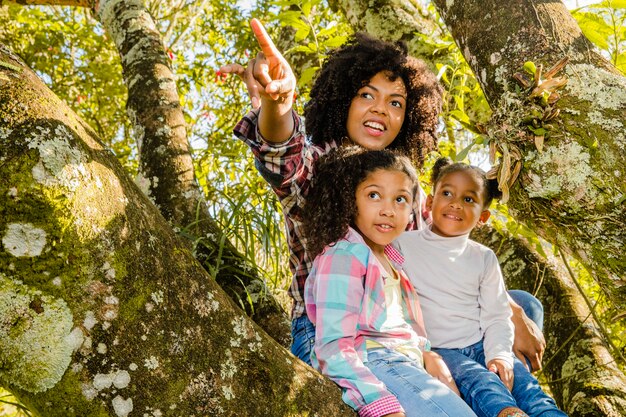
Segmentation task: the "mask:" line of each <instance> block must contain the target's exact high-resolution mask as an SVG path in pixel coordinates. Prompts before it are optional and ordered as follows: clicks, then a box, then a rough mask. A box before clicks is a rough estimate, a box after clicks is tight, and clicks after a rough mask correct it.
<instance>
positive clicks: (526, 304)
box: [291, 290, 543, 366]
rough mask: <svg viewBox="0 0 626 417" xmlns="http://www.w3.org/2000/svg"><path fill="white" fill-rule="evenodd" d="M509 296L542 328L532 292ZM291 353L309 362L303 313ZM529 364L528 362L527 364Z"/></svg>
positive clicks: (310, 333) (310, 338)
mask: <svg viewBox="0 0 626 417" xmlns="http://www.w3.org/2000/svg"><path fill="white" fill-rule="evenodd" d="M509 295H510V296H511V298H512V299H513V300H514V301H515V302H516V303H517V304H518V305H519V306H520V307H522V308H523V309H524V312H525V313H526V315H527V316H528V317H529V318H530V319H531V320H532V321H534V322H535V323H536V324H537V326H539V329H540V330H543V306H542V305H541V302H540V301H539V300H538V299H537V298H535V297H534V296H533V295H532V294H530V293H528V292H526V291H522V290H509ZM291 338H292V341H291V353H293V354H294V355H295V356H296V357H297V358H299V359H301V360H302V361H304V362H305V363H307V364H308V365H310V364H311V350H312V349H313V346H314V344H315V326H313V323H311V320H309V318H308V317H307V316H306V314H305V315H303V316H300V317H298V318H295V319H293V320H292V322H291ZM529 366H530V364H529Z"/></svg>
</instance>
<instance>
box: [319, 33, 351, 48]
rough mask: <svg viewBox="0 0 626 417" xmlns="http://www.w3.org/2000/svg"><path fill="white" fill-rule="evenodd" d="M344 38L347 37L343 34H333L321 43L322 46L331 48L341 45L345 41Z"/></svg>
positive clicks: (346, 38)
mask: <svg viewBox="0 0 626 417" xmlns="http://www.w3.org/2000/svg"><path fill="white" fill-rule="evenodd" d="M346 40H348V37H347V36H345V35H342V36H333V37H332V38H328V39H327V40H325V41H324V42H322V45H324V47H326V48H329V49H332V48H336V47H338V46H341V45H343V44H344V43H346Z"/></svg>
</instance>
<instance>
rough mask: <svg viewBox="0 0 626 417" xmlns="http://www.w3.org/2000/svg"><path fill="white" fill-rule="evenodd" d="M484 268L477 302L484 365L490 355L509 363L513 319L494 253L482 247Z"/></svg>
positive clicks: (510, 358)
mask: <svg viewBox="0 0 626 417" xmlns="http://www.w3.org/2000/svg"><path fill="white" fill-rule="evenodd" d="M483 257H484V260H485V267H484V271H483V272H482V273H481V277H480V289H479V296H478V303H479V305H480V327H481V329H483V332H484V335H483V346H484V349H485V365H487V364H488V363H490V362H491V361H492V360H494V359H498V360H502V361H505V362H507V363H508V364H509V366H511V367H513V358H514V355H513V333H514V329H513V323H512V321H511V307H510V306H509V297H508V293H507V291H506V286H505V285H504V279H503V278H502V272H501V271H500V265H499V263H498V258H497V257H496V254H495V253H494V252H493V251H491V250H489V249H487V248H485V249H484V252H483Z"/></svg>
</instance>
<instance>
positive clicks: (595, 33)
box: [574, 12, 613, 50]
mask: <svg viewBox="0 0 626 417" xmlns="http://www.w3.org/2000/svg"><path fill="white" fill-rule="evenodd" d="M574 17H575V18H576V20H577V21H578V25H579V26H580V29H581V30H582V31H583V34H584V35H585V36H586V37H587V39H589V40H590V41H591V42H592V43H593V44H594V45H596V46H598V47H599V48H601V49H605V50H606V49H608V47H609V44H608V39H609V36H611V35H612V34H613V29H612V28H611V26H609V25H608V24H607V23H606V21H605V20H604V19H603V18H602V17H601V16H599V15H597V14H596V13H590V12H578V13H575V14H574Z"/></svg>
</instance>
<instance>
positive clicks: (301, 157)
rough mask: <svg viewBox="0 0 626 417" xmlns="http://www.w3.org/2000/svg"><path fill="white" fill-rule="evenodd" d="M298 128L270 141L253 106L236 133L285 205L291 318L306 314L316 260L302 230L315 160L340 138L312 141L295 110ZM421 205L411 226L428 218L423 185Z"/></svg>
mask: <svg viewBox="0 0 626 417" xmlns="http://www.w3.org/2000/svg"><path fill="white" fill-rule="evenodd" d="M293 119H294V130H293V133H292V135H291V137H290V138H289V139H287V140H286V141H285V142H282V143H278V144H275V143H270V142H267V141H266V140H265V139H263V137H262V136H261V133H260V132H259V127H258V110H252V111H250V112H249V113H248V114H246V115H245V116H244V117H243V118H242V119H241V120H240V121H239V123H237V125H236V126H235V129H234V134H235V136H236V137H237V138H238V139H240V140H242V141H243V142H244V143H246V144H247V145H248V146H249V147H250V149H251V150H252V153H253V155H254V158H255V166H256V168H257V170H258V171H259V173H260V174H261V176H262V177H263V178H264V179H265V181H267V182H268V184H269V185H270V186H271V187H272V189H273V190H274V192H275V193H276V195H277V196H278V199H279V201H280V204H281V206H282V209H283V215H284V217H285V229H286V236H287V245H288V246H289V252H290V253H289V268H290V270H291V273H292V274H293V278H292V281H291V285H290V287H289V295H290V296H291V298H292V299H293V308H292V311H291V318H292V319H295V318H298V317H300V316H301V315H303V314H305V307H304V283H305V282H306V279H307V277H308V275H309V271H310V270H311V265H312V263H313V260H312V259H311V257H310V256H309V254H308V252H307V251H306V250H305V245H306V238H305V237H304V234H303V231H302V217H301V216H302V209H303V207H304V201H305V199H306V196H307V194H308V193H309V189H310V188H311V180H312V178H313V175H314V172H313V168H314V164H315V161H317V159H318V158H319V157H320V156H322V155H325V154H326V153H328V152H329V151H330V150H332V149H334V148H336V147H337V146H338V145H337V143H336V142H332V143H330V144H327V145H326V146H325V147H323V148H322V147H320V146H317V145H313V144H311V143H310V142H309V141H308V140H307V139H306V135H305V132H304V123H303V122H302V118H301V117H300V116H299V115H298V114H297V113H295V112H293ZM418 199H419V201H418V204H417V206H418V207H421V208H422V209H421V210H422V216H416V217H418V221H417V222H413V223H412V224H411V225H409V227H408V228H407V230H410V229H413V228H419V229H421V228H422V227H423V225H424V224H425V223H424V219H427V218H428V212H427V211H426V209H425V202H426V198H425V194H424V191H422V189H421V187H420V189H419V193H418ZM388 251H389V253H387V255H388V256H389V257H390V258H392V259H393V258H395V256H396V254H395V253H394V252H395V249H393V248H392V247H391V246H389V247H388Z"/></svg>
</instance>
